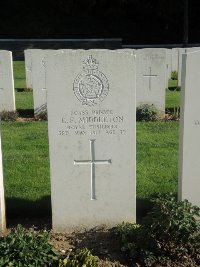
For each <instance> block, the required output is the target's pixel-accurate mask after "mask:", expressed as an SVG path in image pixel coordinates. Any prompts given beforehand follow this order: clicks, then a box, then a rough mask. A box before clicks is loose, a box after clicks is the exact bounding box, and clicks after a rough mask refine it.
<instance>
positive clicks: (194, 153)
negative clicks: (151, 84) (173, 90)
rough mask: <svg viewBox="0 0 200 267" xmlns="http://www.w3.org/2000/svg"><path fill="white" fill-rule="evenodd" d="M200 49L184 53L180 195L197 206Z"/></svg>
mask: <svg viewBox="0 0 200 267" xmlns="http://www.w3.org/2000/svg"><path fill="white" fill-rule="evenodd" d="M199 73H200V52H191V53H188V54H183V66H182V84H181V94H182V99H181V122H180V157H179V199H188V200H189V201H190V202H192V203H193V204H195V205H198V206H200V105H199V100H200V90H199V88H200V75H199Z"/></svg>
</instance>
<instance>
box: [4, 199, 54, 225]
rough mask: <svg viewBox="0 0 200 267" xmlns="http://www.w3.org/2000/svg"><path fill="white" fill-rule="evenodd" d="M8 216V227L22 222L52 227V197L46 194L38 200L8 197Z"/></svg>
mask: <svg viewBox="0 0 200 267" xmlns="http://www.w3.org/2000/svg"><path fill="white" fill-rule="evenodd" d="M6 216H7V225H8V227H14V226H16V225H17V224H22V225H23V226H26V227H31V226H33V225H34V226H36V227H37V228H47V229H51V224H52V222H51V197H50V196H45V197H43V198H41V199H39V200H36V201H28V200H25V199H20V198H6Z"/></svg>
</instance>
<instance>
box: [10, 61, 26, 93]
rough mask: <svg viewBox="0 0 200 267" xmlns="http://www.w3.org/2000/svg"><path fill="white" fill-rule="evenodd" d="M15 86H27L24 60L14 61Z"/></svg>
mask: <svg viewBox="0 0 200 267" xmlns="http://www.w3.org/2000/svg"><path fill="white" fill-rule="evenodd" d="M13 71H14V83H15V88H26V75H25V63H24V61H14V62H13Z"/></svg>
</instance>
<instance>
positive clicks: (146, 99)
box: [136, 48, 166, 113]
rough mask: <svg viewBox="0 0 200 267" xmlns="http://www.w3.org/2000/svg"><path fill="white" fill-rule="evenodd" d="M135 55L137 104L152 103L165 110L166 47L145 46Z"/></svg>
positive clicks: (162, 111) (160, 109)
mask: <svg viewBox="0 0 200 267" xmlns="http://www.w3.org/2000/svg"><path fill="white" fill-rule="evenodd" d="M136 55H137V56H136V57H137V81H136V82H137V96H136V99H137V106H140V105H141V104H154V106H155V107H156V108H157V109H158V110H159V111H160V112H161V113H164V110H165V89H166V49H163V48H157V49H155V48H146V49H140V50H137V52H136Z"/></svg>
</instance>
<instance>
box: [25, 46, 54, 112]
mask: <svg viewBox="0 0 200 267" xmlns="http://www.w3.org/2000/svg"><path fill="white" fill-rule="evenodd" d="M50 51H51V50H42V49H30V50H27V52H28V53H29V56H30V57H31V61H32V63H31V66H32V88H33V102H34V114H35V116H38V115H40V114H42V113H46V111H47V89H46V68H45V57H46V55H47V54H48V52H50Z"/></svg>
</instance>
